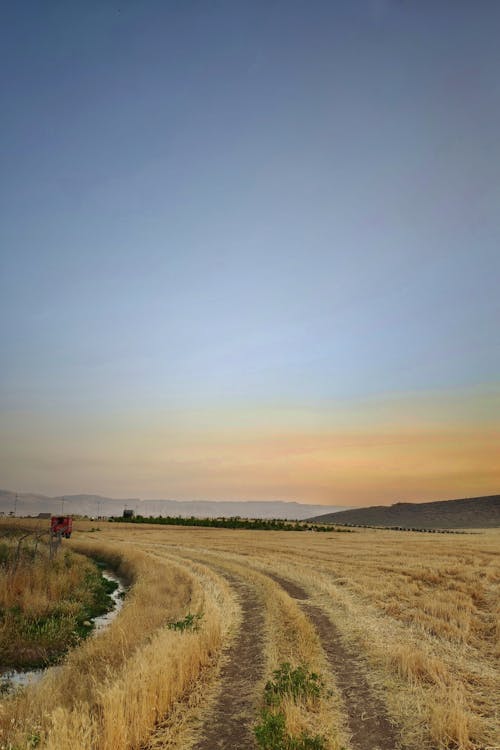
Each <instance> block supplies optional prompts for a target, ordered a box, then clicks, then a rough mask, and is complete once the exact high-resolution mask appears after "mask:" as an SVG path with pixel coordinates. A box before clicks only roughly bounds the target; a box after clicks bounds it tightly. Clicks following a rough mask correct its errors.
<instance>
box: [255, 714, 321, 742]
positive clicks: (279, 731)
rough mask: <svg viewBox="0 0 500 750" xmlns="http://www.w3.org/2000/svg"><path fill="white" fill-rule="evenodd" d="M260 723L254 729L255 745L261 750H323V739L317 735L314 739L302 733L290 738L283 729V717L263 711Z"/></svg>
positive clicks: (282, 715)
mask: <svg viewBox="0 0 500 750" xmlns="http://www.w3.org/2000/svg"><path fill="white" fill-rule="evenodd" d="M261 719H262V720H261V723H260V724H258V725H257V726H256V727H255V729H254V734H255V739H256V740H257V745H258V746H259V747H260V748H261V750H325V748H326V745H325V739H324V737H321V736H320V735H319V734H318V735H315V736H314V737H313V736H311V735H310V734H308V733H307V732H303V733H302V734H301V735H300V737H292V735H290V734H287V732H286V729H285V715H284V714H282V713H273V712H272V711H269V710H264V711H263V712H262V715H261Z"/></svg>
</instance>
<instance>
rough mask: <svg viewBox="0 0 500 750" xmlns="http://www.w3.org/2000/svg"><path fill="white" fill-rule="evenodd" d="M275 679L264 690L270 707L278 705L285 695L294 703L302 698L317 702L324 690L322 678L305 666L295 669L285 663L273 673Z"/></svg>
mask: <svg viewBox="0 0 500 750" xmlns="http://www.w3.org/2000/svg"><path fill="white" fill-rule="evenodd" d="M273 677H274V679H273V680H270V681H269V682H268V683H267V684H266V687H265V688H264V699H265V702H266V704H267V705H268V706H276V705H278V703H279V702H280V700H281V698H282V697H283V696H285V695H287V696H290V697H291V698H292V699H293V700H294V702H297V701H298V700H300V699H301V698H302V699H307V698H309V699H311V700H315V699H318V698H319V697H320V696H321V694H322V692H323V689H324V683H323V681H322V680H321V678H320V676H319V675H318V674H316V672H310V671H309V670H308V669H307V667H306V666H304V665H299V666H298V667H295V668H293V667H292V666H291V664H289V663H288V662H285V663H284V664H282V665H281V666H280V668H279V669H276V670H275V671H274V672H273Z"/></svg>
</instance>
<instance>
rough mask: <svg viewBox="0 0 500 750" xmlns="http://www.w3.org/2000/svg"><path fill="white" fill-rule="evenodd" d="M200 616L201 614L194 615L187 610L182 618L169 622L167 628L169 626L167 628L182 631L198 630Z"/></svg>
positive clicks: (201, 616)
mask: <svg viewBox="0 0 500 750" xmlns="http://www.w3.org/2000/svg"><path fill="white" fill-rule="evenodd" d="M202 618H203V614H198V615H194V614H192V613H191V612H189V613H188V614H187V615H186V616H185V617H184V619H183V620H177V622H169V624H168V625H167V628H169V630H180V631H181V632H184V631H185V630H199V627H200V621H201V620H202Z"/></svg>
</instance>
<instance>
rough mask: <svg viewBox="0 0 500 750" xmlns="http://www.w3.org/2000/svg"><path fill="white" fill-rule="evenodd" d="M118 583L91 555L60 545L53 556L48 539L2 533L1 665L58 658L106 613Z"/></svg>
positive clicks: (23, 665)
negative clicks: (93, 560) (105, 576)
mask: <svg viewBox="0 0 500 750" xmlns="http://www.w3.org/2000/svg"><path fill="white" fill-rule="evenodd" d="M115 587H116V583H114V582H112V581H107V580H106V579H104V578H103V577H102V575H101V572H100V570H99V568H98V567H97V565H96V564H95V563H93V562H92V561H91V560H90V559H89V558H87V557H83V556H81V555H78V554H75V553H74V552H72V551H70V550H68V549H64V550H62V549H61V550H59V551H58V553H57V554H53V555H52V556H51V553H50V549H49V545H48V544H47V540H46V538H45V539H44V538H42V537H41V536H37V535H36V534H33V533H29V532H24V533H23V532H22V531H18V532H17V533H12V532H11V531H10V530H8V531H7V532H4V536H3V537H0V668H3V669H5V668H14V669H28V668H35V667H44V666H47V665H48V664H51V663H54V662H56V661H58V660H59V659H60V658H61V656H62V655H63V654H64V653H65V652H66V651H67V650H68V649H69V648H72V647H74V646H75V645H76V644H77V643H78V642H79V641H80V640H81V639H82V638H85V636H86V635H88V633H89V632H90V631H91V629H92V623H91V619H92V618H94V617H97V616H98V615H101V614H104V613H105V612H107V611H108V610H109V608H110V606H111V603H112V602H111V599H110V597H109V594H110V593H112V591H114V589H115Z"/></svg>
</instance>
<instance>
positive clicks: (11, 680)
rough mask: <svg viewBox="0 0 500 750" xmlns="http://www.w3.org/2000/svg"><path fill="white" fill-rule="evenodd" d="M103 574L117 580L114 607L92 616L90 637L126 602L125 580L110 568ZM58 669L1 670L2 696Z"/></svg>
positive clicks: (113, 594) (106, 577)
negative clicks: (124, 597) (124, 596)
mask: <svg viewBox="0 0 500 750" xmlns="http://www.w3.org/2000/svg"><path fill="white" fill-rule="evenodd" d="M101 575H102V577H103V578H105V579H106V580H107V581H115V583H116V584H117V587H116V589H115V590H114V591H113V593H112V594H110V599H111V600H112V602H113V606H112V609H110V610H109V612H106V613H105V614H104V615H99V617H93V618H91V620H90V622H92V624H93V626H94V627H93V630H92V632H91V634H90V637H93V636H96V635H98V634H99V633H101V632H102V631H103V630H104V629H105V628H107V627H108V625H110V624H111V623H112V622H113V620H114V619H115V617H116V616H117V614H118V613H119V611H120V610H121V608H122V607H123V602H124V599H123V594H124V592H125V586H124V584H123V581H121V580H120V579H119V578H118V577H117V576H116V575H115V573H112V572H111V571H109V570H103V571H102V572H101ZM57 669H59V667H58V666H57V665H55V666H52V667H45V668H41V669H26V670H22V669H10V670H8V671H5V672H2V671H1V670H0V697H1V695H2V694H3V695H8V694H9V693H13V692H14V691H15V690H17V688H20V687H24V686H25V685H33V684H35V683H36V682H39V680H41V679H42V677H43V676H44V675H45V674H47V672H48V671H49V670H57Z"/></svg>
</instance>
